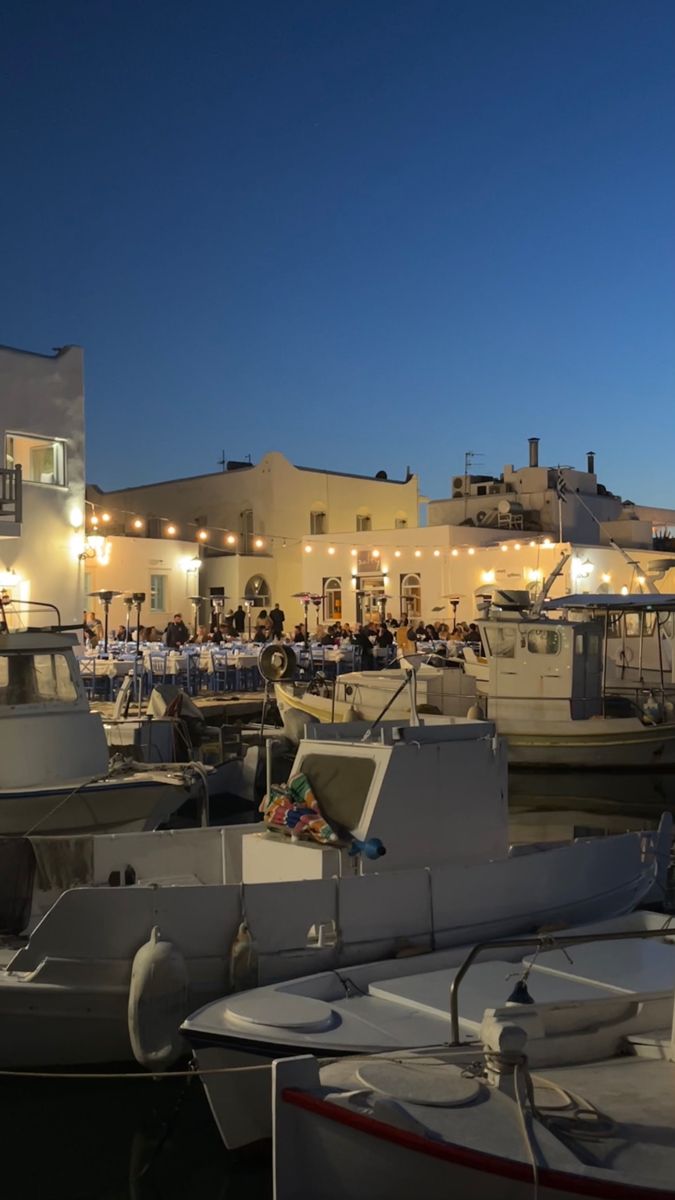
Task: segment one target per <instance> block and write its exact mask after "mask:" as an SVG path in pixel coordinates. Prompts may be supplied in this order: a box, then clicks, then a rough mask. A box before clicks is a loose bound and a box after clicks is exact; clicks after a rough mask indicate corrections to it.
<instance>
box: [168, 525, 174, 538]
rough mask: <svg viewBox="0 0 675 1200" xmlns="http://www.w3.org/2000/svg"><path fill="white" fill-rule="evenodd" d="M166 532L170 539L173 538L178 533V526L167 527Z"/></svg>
mask: <svg viewBox="0 0 675 1200" xmlns="http://www.w3.org/2000/svg"><path fill="white" fill-rule="evenodd" d="M166 532H167V533H168V535H169V537H173V535H174V534H175V533H176V526H175V525H167V527H166Z"/></svg>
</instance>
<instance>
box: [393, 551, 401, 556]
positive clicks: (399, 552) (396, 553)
mask: <svg viewBox="0 0 675 1200" xmlns="http://www.w3.org/2000/svg"><path fill="white" fill-rule="evenodd" d="M400 557H401V551H400V550H394V558H400Z"/></svg>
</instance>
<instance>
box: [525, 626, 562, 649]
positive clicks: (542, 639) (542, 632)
mask: <svg viewBox="0 0 675 1200" xmlns="http://www.w3.org/2000/svg"><path fill="white" fill-rule="evenodd" d="M527 648H528V650H529V651H530V654H557V653H558V652H559V650H560V634H559V633H558V630H557V629H531V630H530V631H529V633H528V635H527Z"/></svg>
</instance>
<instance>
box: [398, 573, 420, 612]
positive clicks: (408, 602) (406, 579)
mask: <svg viewBox="0 0 675 1200" xmlns="http://www.w3.org/2000/svg"><path fill="white" fill-rule="evenodd" d="M401 616H403V617H407V618H408V620H410V619H411V617H421V616H422V585H421V583H420V577H419V575H402V576H401Z"/></svg>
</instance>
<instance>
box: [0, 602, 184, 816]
mask: <svg viewBox="0 0 675 1200" xmlns="http://www.w3.org/2000/svg"><path fill="white" fill-rule="evenodd" d="M15 607H16V606H15ZM45 610H48V611H50V612H51V616H50V623H49V624H48V625H45V626H43V627H41V626H39V625H38V626H37V627H34V628H30V627H29V628H27V629H20V630H12V631H9V630H8V627H7V622H6V621H5V620H0V763H1V764H2V765H1V768H0V834H13V835H17V834H20V835H26V834H28V833H29V832H35V831H38V830H39V831H40V832H41V833H71V832H75V831H79V830H83V829H98V830H105V829H153V828H155V827H156V826H157V825H158V824H160V823H161V822H162V821H165V820H167V819H168V818H169V817H170V816H171V815H172V814H173V813H174V812H176V810H177V809H178V808H180V807H181V806H182V805H183V804H185V803H186V802H187V801H188V800H194V799H196V798H198V797H200V796H201V795H202V794H203V791H204V787H205V784H204V782H203V777H202V776H201V775H199V774H198V775H197V776H196V775H195V773H194V771H193V770H191V769H188V768H180V767H177V766H176V767H173V768H168V767H165V766H162V765H155V764H152V765H147V766H146V767H145V768H143V766H142V764H137V763H128V762H127V763H123V762H121V763H119V764H117V765H116V767H115V769H112V770H111V766H110V763H109V753H108V745H107V742H106V736H105V732H104V728H103V722H102V720H101V717H100V715H99V714H98V713H95V712H92V711H91V710H90V707H89V702H88V700H87V696H86V694H85V691H84V687H83V684H82V679H81V677H80V672H79V670H78V667H77V662H76V659H75V655H74V647H75V645H76V644H77V637H76V634H75V632H74V630H72V629H68V628H66V627H64V626H63V625H62V624H61V622H60V616H59V614H58V611H57V610H55V609H54V610H52V606H47V605H40V606H38V611H39V612H41V613H42V614H43V617H42V619H44V612H45ZM31 611H33V610H31ZM0 617H2V606H1V605H0Z"/></svg>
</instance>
